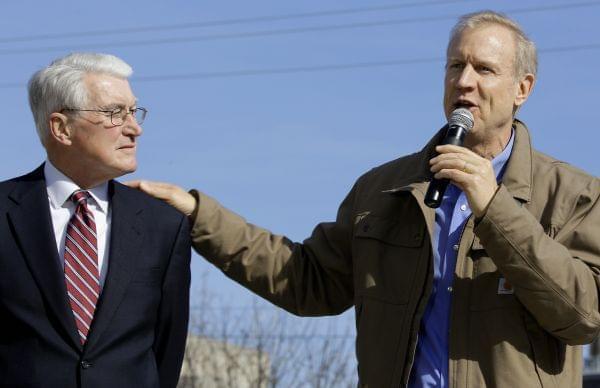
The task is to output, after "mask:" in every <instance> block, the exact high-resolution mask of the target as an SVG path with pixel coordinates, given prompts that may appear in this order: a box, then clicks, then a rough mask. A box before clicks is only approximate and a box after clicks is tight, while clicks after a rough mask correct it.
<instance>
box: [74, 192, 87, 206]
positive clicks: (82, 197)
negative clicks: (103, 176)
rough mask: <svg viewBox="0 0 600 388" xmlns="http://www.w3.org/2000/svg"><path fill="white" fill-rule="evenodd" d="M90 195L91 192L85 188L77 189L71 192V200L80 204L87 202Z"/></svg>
mask: <svg viewBox="0 0 600 388" xmlns="http://www.w3.org/2000/svg"><path fill="white" fill-rule="evenodd" d="M89 197H90V193H88V192H87V191H85V190H76V191H74V192H73V194H71V201H73V203H75V205H79V204H81V203H86V201H87V199H88V198H89Z"/></svg>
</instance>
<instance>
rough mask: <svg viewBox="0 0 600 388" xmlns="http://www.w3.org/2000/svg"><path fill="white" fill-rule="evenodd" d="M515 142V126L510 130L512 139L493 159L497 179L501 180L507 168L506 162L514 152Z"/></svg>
mask: <svg viewBox="0 0 600 388" xmlns="http://www.w3.org/2000/svg"><path fill="white" fill-rule="evenodd" d="M514 143H515V130H514V128H513V129H512V130H511V132H510V140H509V141H508V144H507V145H506V147H504V149H503V150H502V152H500V153H499V154H498V155H496V157H495V158H494V159H492V167H493V168H494V174H496V181H498V182H500V181H501V180H502V176H503V175H504V170H506V162H508V159H509V158H510V154H511V153H512V149H513V145H514Z"/></svg>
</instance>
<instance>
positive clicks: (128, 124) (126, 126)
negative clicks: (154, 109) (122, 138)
mask: <svg viewBox="0 0 600 388" xmlns="http://www.w3.org/2000/svg"><path fill="white" fill-rule="evenodd" d="M142 132H143V130H142V126H141V125H140V124H139V123H138V122H137V120H136V119H135V116H134V115H131V114H129V115H127V116H125V121H124V122H123V133H124V134H125V135H127V136H136V137H137V136H140V135H141V134H142Z"/></svg>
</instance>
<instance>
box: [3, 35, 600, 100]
mask: <svg viewBox="0 0 600 388" xmlns="http://www.w3.org/2000/svg"><path fill="white" fill-rule="evenodd" d="M597 49H600V43H590V44H583V45H574V46H557V47H548V48H543V49H538V53H548V54H553V53H564V52H573V51H586V50H597ZM445 59H446V58H445V57H425V58H413V59H400V60H393V61H375V62H357V63H340V64H331V65H317V66H296V67H284V68H269V69H247V70H233V71H217V72H199V73H187V74H164V75H150V76H140V77H132V78H131V80H132V81H134V82H157V81H184V80H193V79H196V80H200V79H211V78H233V77H244V76H258V75H277V74H293V73H312V72H322V71H342V70H351V69H364V68H376V67H390V66H401V65H412V64H420V63H436V62H443V61H445ZM23 86H24V83H22V82H6V83H0V89H12V88H20V87H23Z"/></svg>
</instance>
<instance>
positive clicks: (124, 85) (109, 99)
mask: <svg viewBox="0 0 600 388" xmlns="http://www.w3.org/2000/svg"><path fill="white" fill-rule="evenodd" d="M83 83H84V85H85V87H86V89H87V94H88V103H89V104H94V105H96V106H107V105H122V106H132V105H135V103H136V98H135V95H134V94H133V91H132V90H131V86H130V85H129V81H128V80H127V79H126V78H121V77H115V76H113V75H110V74H104V73H87V74H85V75H84V76H83Z"/></svg>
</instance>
